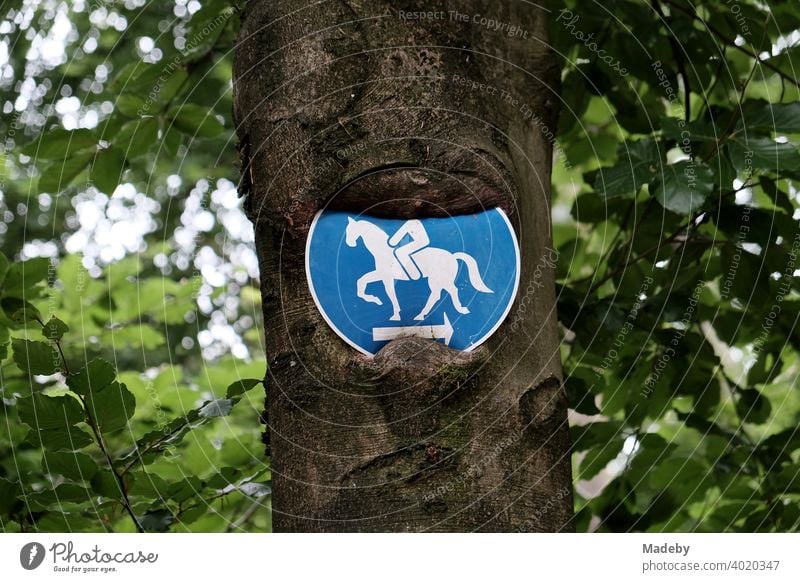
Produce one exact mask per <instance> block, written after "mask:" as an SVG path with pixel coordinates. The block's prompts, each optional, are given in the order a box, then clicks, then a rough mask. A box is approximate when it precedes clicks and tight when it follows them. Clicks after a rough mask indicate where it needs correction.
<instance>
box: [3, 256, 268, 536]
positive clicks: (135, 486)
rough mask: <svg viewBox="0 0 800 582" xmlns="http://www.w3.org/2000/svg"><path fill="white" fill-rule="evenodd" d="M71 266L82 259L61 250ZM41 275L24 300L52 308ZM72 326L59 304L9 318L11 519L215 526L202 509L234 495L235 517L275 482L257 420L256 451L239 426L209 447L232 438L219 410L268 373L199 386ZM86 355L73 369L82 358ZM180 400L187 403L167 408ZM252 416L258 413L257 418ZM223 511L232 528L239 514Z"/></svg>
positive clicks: (42, 524) (78, 526) (18, 524)
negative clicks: (218, 429)
mask: <svg viewBox="0 0 800 582" xmlns="http://www.w3.org/2000/svg"><path fill="white" fill-rule="evenodd" d="M24 264H25V263H24V262H23V263H22V265H24ZM62 268H64V269H65V270H68V269H73V268H74V265H72V264H70V262H69V261H64V262H63V263H62ZM38 273H40V274H46V273H47V271H46V270H41V269H40V270H38ZM57 274H60V271H59V272H57ZM59 279H60V278H59ZM42 283H43V281H42V280H39V281H33V280H29V283H28V290H29V295H28V296H27V300H28V301H30V302H31V304H32V305H34V306H35V305H37V304H40V307H39V308H38V309H37V312H40V311H44V310H45V309H46V300H45V299H44V298H43V297H41V295H42V292H43V291H45V287H44V286H43V285H42ZM67 295H68V294H67ZM43 300H44V302H43ZM5 315H6V316H8V313H7V312H6V314H5ZM71 315H72V317H70V316H65V319H67V321H69V322H71V323H72V322H74V324H78V323H80V316H79V314H78V315H77V317H76V314H71ZM74 324H73V325H74ZM69 327H70V325H69V324H68V323H66V322H65V321H62V320H61V319H59V318H58V317H56V316H55V315H54V316H52V317H51V318H50V319H49V320H48V321H47V322H42V321H41V320H39V321H32V320H24V321H22V322H20V323H18V324H12V325H10V326H9V327H7V328H5V331H6V333H7V335H8V337H9V338H10V339H7V340H6V341H10V343H11V345H12V351H13V358H12V361H11V362H6V363H4V364H3V368H2V372H3V397H4V412H5V414H6V415H8V416H9V420H12V418H11V417H12V416H15V417H16V422H14V429H13V430H11V431H10V432H9V433H8V434H7V435H3V437H2V440H0V447H2V448H3V450H4V453H3V459H4V460H5V459H7V460H8V462H7V463H6V462H5V461H4V463H3V465H2V468H3V471H4V476H3V477H2V480H0V486H2V488H3V491H4V495H6V497H4V500H3V506H2V519H3V523H4V528H6V529H8V530H14V529H15V528H19V529H28V528H32V529H36V530H38V531H48V530H51V529H55V530H61V529H63V528H64V527H67V528H70V529H71V530H83V529H86V530H97V529H98V528H100V529H113V530H120V531H126V530H133V529H138V530H153V531H165V530H167V529H185V528H191V527H193V524H194V523H195V522H197V521H199V520H201V519H202V518H204V517H205V518H206V524H205V525H202V526H200V527H201V529H206V528H209V527H214V526H213V525H211V524H210V523H209V521H210V522H213V518H212V519H210V520H209V519H208V518H209V517H211V516H206V515H205V513H206V512H207V511H212V504H213V503H214V502H216V501H217V500H223V499H225V500H228V501H229V503H230V504H231V508H230V509H229V510H228V512H227V515H228V518H229V517H230V516H236V515H237V514H238V513H241V512H242V511H246V510H247V509H248V508H250V507H252V505H253V504H254V503H260V502H259V501H258V500H259V499H260V498H262V497H263V496H264V495H265V494H268V493H269V489H268V484H269V471H268V468H267V465H265V464H264V462H263V461H261V460H259V459H258V458H257V457H256V456H255V455H257V454H258V453H257V451H258V449H259V446H258V438H257V432H256V431H255V430H251V431H249V432H250V433H251V435H253V436H255V437H256V438H255V442H252V443H251V446H252V447H253V448H252V449H251V450H249V451H248V450H247V448H242V447H243V446H244V445H245V443H244V442H240V441H239V438H241V437H243V436H244V434H246V433H245V432H242V431H238V432H240V433H242V434H239V435H235V434H232V435H228V438H231V437H232V443H230V444H227V445H226V444H223V445H222V447H223V450H222V454H214V453H213V452H212V453H211V454H210V456H209V452H210V451H214V448H215V447H214V442H215V441H217V440H218V439H219V440H221V441H224V440H225V438H224V437H223V438H222V439H220V437H219V436H217V435H215V431H214V430H213V425H212V424H211V421H213V420H214V419H217V418H220V417H227V418H233V417H232V415H234V406H235V405H236V404H238V403H239V402H240V401H241V400H242V399H244V398H247V396H248V393H249V391H250V390H252V389H253V388H255V387H256V386H258V385H260V384H261V381H260V380H255V379H248V378H245V379H240V380H236V381H234V382H233V383H231V384H230V385H229V386H227V387H225V388H216V390H215V389H214V388H213V387H212V385H211V384H209V385H208V387H207V388H206V389H202V390H201V389H200V387H199V386H194V387H192V386H191V385H189V384H188V383H186V382H185V381H184V380H182V379H181V376H180V374H179V373H177V371H176V370H175V369H170V368H162V369H160V370H153V371H151V373H150V374H149V375H148V374H146V375H143V374H140V373H138V372H136V371H134V370H130V371H125V372H122V373H121V372H119V370H118V369H117V368H116V367H115V366H114V365H113V364H112V363H111V362H109V361H107V360H105V359H102V358H100V357H93V356H92V354H91V351H92V350H88V351H87V350H84V349H82V348H81V346H80V342H78V341H72V340H74V339H79V338H76V337H75V336H73V334H71V333H70V331H69ZM75 327H80V326H79V325H75ZM37 335H38V337H37ZM42 335H44V338H45V339H44V340H43V339H42ZM16 336H19V337H16ZM26 338H36V339H26ZM87 359H88V362H87V363H86V365H85V366H84V367H83V368H81V369H80V370H75V366H74V364H75V363H76V362H78V361H81V360H87ZM12 362H13V363H12ZM231 364H233V362H232V361H227V362H221V369H220V370H219V374H216V375H215V379H214V380H213V382H214V383H215V382H216V379H217V378H219V377H221V376H222V375H223V374H226V375H228V376H229V377H230V376H231V375H233V376H235V375H237V370H236V369H233V370H231V368H230V366H231ZM260 368H262V364H260V363H256V364H255V365H242V364H239V365H238V373H247V372H251V373H259V372H261V371H263V370H260ZM232 372H233V373H232ZM128 384H130V388H129V387H128ZM215 392H218V393H219V394H220V396H215V395H214V393H215ZM191 403H194V405H193V406H192V405H191ZM174 411H181V412H180V414H178V415H176V416H174V417H173V418H171V419H170V418H168V417H167V414H169V413H173V414H174ZM239 418H240V419H241V418H242V417H239ZM239 422H241V420H240V421H239ZM249 423H251V424H254V422H253V419H252V417H251V418H250V420H249ZM243 424H244V423H243ZM9 426H11V425H9ZM226 432H227V431H226ZM190 434H191V435H192V441H191V442H186V437H187V436H189V435H190ZM237 437H238V438H237ZM209 444H210V445H211V446H210V447H209ZM226 446H227V450H225V447H226ZM209 449H210V451H209ZM243 455H246V456H247V455H249V456H250V459H249V461H248V460H244V461H243V459H244V457H243ZM226 463H230V464H231V466H227V465H226ZM37 464H38V468H36V467H37ZM190 475H197V476H190ZM214 511H216V510H214ZM9 520H10V521H9ZM219 521H220V526H223V527H224V526H226V525H229V523H231V522H229V521H225V519H224V518H223V519H219ZM218 527H219V526H218Z"/></svg>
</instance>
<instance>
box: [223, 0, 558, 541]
mask: <svg viewBox="0 0 800 582" xmlns="http://www.w3.org/2000/svg"><path fill="white" fill-rule="evenodd" d="M419 11H425V12H428V13H430V12H433V14H427V15H426V16H425V18H418V17H417V16H416V15H413V14H411V13H414V12H419ZM482 19H492V20H494V21H496V22H497V23H499V24H493V23H490V22H487V21H486V20H482ZM511 27H516V28H511ZM234 79H235V80H234V91H235V106H234V107H235V111H234V114H235V118H236V123H237V128H238V133H239V138H240V151H241V155H242V162H243V179H242V184H241V191H242V194H243V195H245V196H247V201H246V209H247V212H248V216H249V217H250V219H251V220H252V221H253V223H254V225H255V230H256V240H257V247H258V255H259V259H260V264H261V281H262V283H261V285H262V289H261V292H262V296H263V300H264V318H265V327H266V343H267V352H268V358H269V371H268V381H267V394H268V396H267V410H266V412H265V422H266V423H267V425H268V429H267V438H266V439H265V440H267V441H268V445H269V446H268V450H269V451H270V453H271V458H272V475H273V477H272V479H273V524H274V529H275V531H475V530H477V531H560V530H569V529H570V528H571V527H572V525H571V518H572V482H571V469H570V443H569V435H568V430H567V405H566V400H565V395H564V390H563V388H562V384H561V380H560V379H561V366H560V360H559V338H558V330H557V326H556V317H555V293H554V283H553V270H552V266H553V263H552V260H553V256H552V251H551V250H550V249H549V244H550V240H551V236H550V206H549V200H550V167H551V155H552V143H551V140H552V137H553V134H552V133H551V128H555V121H556V117H557V109H558V107H557V104H558V101H559V98H558V93H557V88H558V81H559V70H558V67H557V63H556V61H555V59H554V58H553V56H552V55H551V53H550V52H549V51H548V50H547V35H546V15H545V14H544V13H543V11H542V10H541V9H539V8H537V7H536V6H535V5H533V4H530V3H525V2H502V3H501V2H497V1H496V0H470V1H464V2H458V3H447V2H439V3H437V2H432V1H430V0H428V1H425V2H423V1H421V0H417V1H413V0H407V1H403V2H384V1H377V0H332V1H330V2H321V3H312V2H306V1H305V0H302V1H301V0H281V1H279V2H276V1H275V0H251V1H250V2H249V3H248V5H247V8H246V10H245V13H244V15H243V17H242V30H241V36H240V39H239V44H238V46H237V50H236V60H235V71H234ZM497 206H499V207H500V208H502V209H503V210H504V211H505V212H506V213H507V214H508V215H509V217H510V219H511V222H512V224H513V226H514V228H515V230H516V233H517V237H518V239H519V242H520V249H521V260H522V269H521V279H520V291H519V293H518V295H517V298H516V301H515V303H514V306H513V307H512V310H511V312H510V314H509V316H508V318H507V319H506V321H505V323H504V324H503V325H502V326H500V328H499V330H498V331H497V332H496V333H495V335H494V336H492V337H491V338H490V339H489V340H488V341H487V342H486V343H485V344H484V345H483V346H481V347H479V348H478V349H476V350H474V351H473V352H469V353H464V352H459V351H455V350H452V349H450V348H448V347H446V346H444V345H443V344H440V343H437V342H434V341H430V340H424V339H419V338H416V339H415V338H404V339H398V340H394V341H392V342H390V343H389V344H388V345H387V346H386V347H384V348H383V349H382V350H381V351H380V352H379V353H378V354H377V356H375V357H374V358H368V357H366V356H363V355H361V354H359V353H358V352H357V351H356V350H354V349H353V348H351V347H350V346H348V345H347V344H345V343H344V342H343V341H342V340H340V339H339V337H338V336H337V335H336V334H335V333H334V332H333V330H331V328H330V327H328V325H327V324H326V323H325V321H324V320H323V318H322V316H321V314H320V313H319V311H318V310H317V308H316V306H315V304H314V302H313V300H312V297H311V295H310V292H309V288H308V285H307V282H306V275H305V265H304V252H305V243H306V237H307V234H308V231H309V227H310V225H311V222H312V220H313V218H314V215H315V213H316V212H317V211H318V210H320V209H322V208H338V209H347V210H350V211H355V212H360V211H366V212H370V213H374V214H377V215H382V216H390V217H396V218H407V217H425V216H440V215H443V214H447V213H452V214H464V213H473V212H478V211H481V210H483V209H485V208H490V207H497Z"/></svg>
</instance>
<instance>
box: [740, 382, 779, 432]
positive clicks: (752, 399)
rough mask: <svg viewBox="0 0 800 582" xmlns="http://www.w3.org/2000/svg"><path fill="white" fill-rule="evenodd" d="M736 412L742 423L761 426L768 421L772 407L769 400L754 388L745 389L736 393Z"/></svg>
mask: <svg viewBox="0 0 800 582" xmlns="http://www.w3.org/2000/svg"><path fill="white" fill-rule="evenodd" d="M736 395H737V399H736V412H737V413H738V414H739V417H740V418H741V419H742V422H750V423H754V424H763V423H765V422H767V421H768V420H769V417H770V414H771V413H772V406H771V405H770V403H769V400H768V399H767V398H765V397H764V396H763V395H762V394H761V392H759V391H758V390H756V389H755V388H749V389H747V388H745V389H739V390H737V391H736Z"/></svg>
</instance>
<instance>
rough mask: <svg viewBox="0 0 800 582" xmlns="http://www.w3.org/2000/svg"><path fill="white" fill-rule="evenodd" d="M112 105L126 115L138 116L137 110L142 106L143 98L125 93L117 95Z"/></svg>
mask: <svg viewBox="0 0 800 582" xmlns="http://www.w3.org/2000/svg"><path fill="white" fill-rule="evenodd" d="M114 106H115V107H116V108H117V110H118V111H119V112H120V113H122V114H123V115H125V116H127V117H139V115H140V114H139V111H140V110H141V109H142V108H143V107H144V99H142V98H141V97H139V96H138V95H131V94H130V93H126V94H124V95H120V96H119V97H117V101H116V103H114Z"/></svg>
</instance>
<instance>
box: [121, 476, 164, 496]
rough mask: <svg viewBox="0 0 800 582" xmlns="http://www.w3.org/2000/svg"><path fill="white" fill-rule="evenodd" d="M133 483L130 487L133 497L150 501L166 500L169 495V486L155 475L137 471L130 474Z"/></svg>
mask: <svg viewBox="0 0 800 582" xmlns="http://www.w3.org/2000/svg"><path fill="white" fill-rule="evenodd" d="M130 477H131V479H132V482H131V484H130V486H129V487H128V493H130V494H131V495H141V496H143V497H149V498H150V499H161V500H166V499H167V498H168V497H169V495H168V491H169V486H170V485H169V484H168V483H167V482H166V481H164V479H162V478H161V477H159V476H158V475H156V474H155V473H147V472H145V471H135V472H131V473H130Z"/></svg>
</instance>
